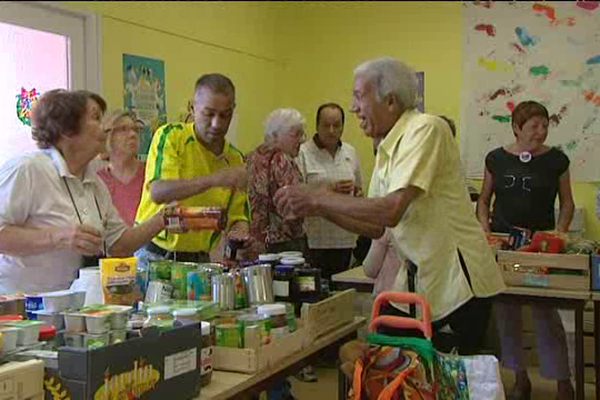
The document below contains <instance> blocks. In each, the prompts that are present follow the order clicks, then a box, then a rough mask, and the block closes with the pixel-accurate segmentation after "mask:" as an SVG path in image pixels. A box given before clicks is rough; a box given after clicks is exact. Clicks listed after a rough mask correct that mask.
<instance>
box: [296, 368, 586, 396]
mask: <svg viewBox="0 0 600 400" xmlns="http://www.w3.org/2000/svg"><path fill="white" fill-rule="evenodd" d="M317 376H318V378H319V381H318V382H315V383H304V382H300V381H298V380H297V379H295V378H292V379H291V383H292V391H293V393H294V394H295V395H296V397H297V398H298V399H299V400H335V399H337V370H335V369H329V368H319V369H317ZM530 377H531V381H532V384H533V393H532V396H531V398H532V399H534V400H553V399H554V397H555V390H556V384H555V383H553V382H549V381H547V380H545V379H543V378H541V377H540V375H539V373H538V371H537V369H536V368H532V369H530ZM502 378H503V380H504V384H505V387H507V388H510V387H511V386H512V384H513V378H512V376H511V374H509V373H508V372H507V371H504V370H503V371H502ZM595 393H596V392H595V388H594V385H591V384H586V385H585V399H586V400H592V399H595V398H596V397H595Z"/></svg>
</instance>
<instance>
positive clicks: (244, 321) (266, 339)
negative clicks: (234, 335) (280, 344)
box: [238, 314, 271, 346]
mask: <svg viewBox="0 0 600 400" xmlns="http://www.w3.org/2000/svg"><path fill="white" fill-rule="evenodd" d="M238 325H239V326H240V331H241V333H242V345H244V343H243V342H244V332H245V329H246V328H247V327H251V326H258V327H259V331H260V342H261V345H263V346H264V345H265V344H269V343H271V319H270V318H269V316H268V315H265V314H244V315H240V316H239V317H238ZM244 346H245V345H244Z"/></svg>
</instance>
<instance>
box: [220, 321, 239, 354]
mask: <svg viewBox="0 0 600 400" xmlns="http://www.w3.org/2000/svg"><path fill="white" fill-rule="evenodd" d="M215 331H216V335H217V346H219V347H233V348H240V347H242V334H241V332H240V327H239V325H237V324H220V325H217V326H216V328H215Z"/></svg>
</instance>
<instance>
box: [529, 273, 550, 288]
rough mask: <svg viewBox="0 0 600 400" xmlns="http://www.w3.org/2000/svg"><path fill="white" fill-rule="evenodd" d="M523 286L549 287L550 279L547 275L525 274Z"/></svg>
mask: <svg viewBox="0 0 600 400" xmlns="http://www.w3.org/2000/svg"><path fill="white" fill-rule="evenodd" d="M525 284H526V285H529V286H541V287H548V286H550V278H549V276H548V275H536V274H525Z"/></svg>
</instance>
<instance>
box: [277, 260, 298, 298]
mask: <svg viewBox="0 0 600 400" xmlns="http://www.w3.org/2000/svg"><path fill="white" fill-rule="evenodd" d="M295 278H296V271H295V268H294V266H293V265H278V266H276V267H275V270H274V271H273V296H274V297H275V300H276V301H288V302H293V301H294V300H295V298H296V296H295V290H294V280H295Z"/></svg>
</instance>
